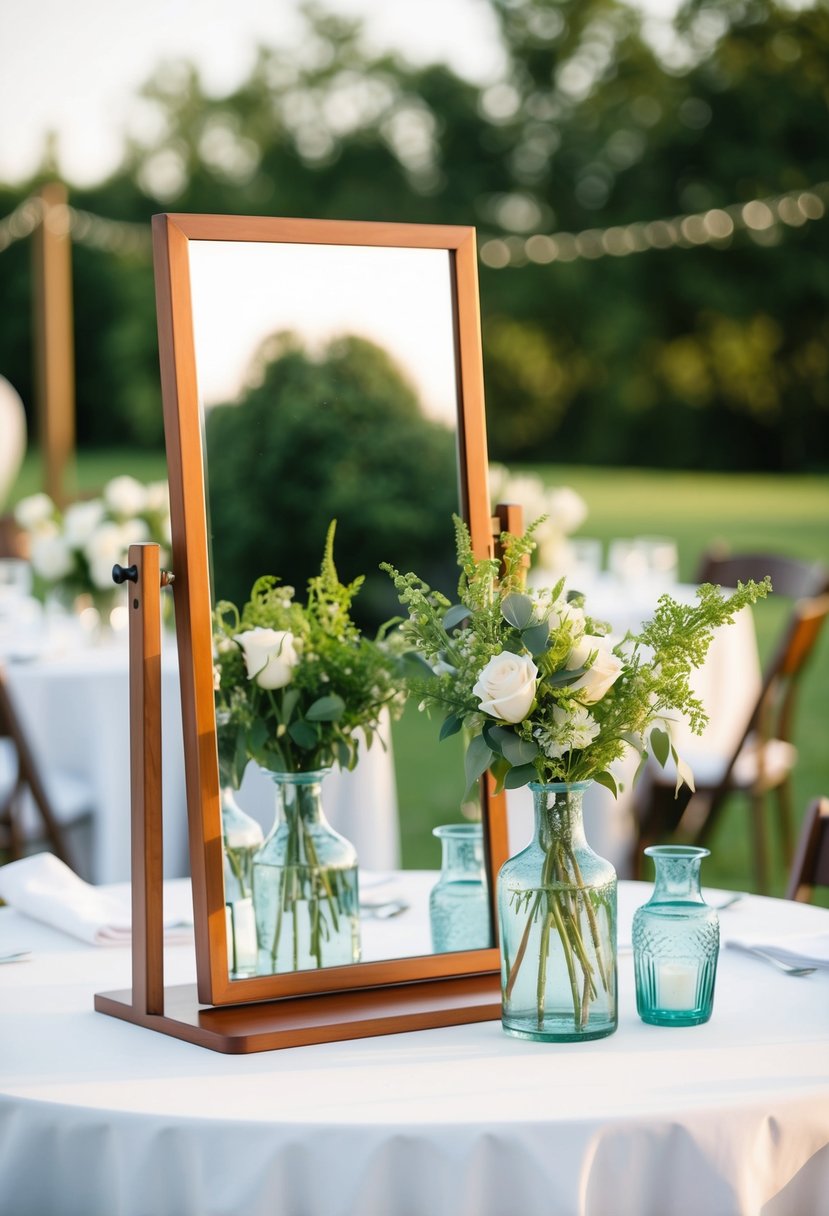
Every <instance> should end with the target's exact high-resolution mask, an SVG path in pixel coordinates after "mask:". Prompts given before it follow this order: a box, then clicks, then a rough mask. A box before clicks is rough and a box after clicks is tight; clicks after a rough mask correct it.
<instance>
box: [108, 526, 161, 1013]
mask: <svg viewBox="0 0 829 1216" xmlns="http://www.w3.org/2000/svg"><path fill="white" fill-rule="evenodd" d="M129 561H130V566H128V567H127V569H123V568H122V567H120V566H116V567H115V569H114V570H113V578H114V579H115V581H116V582H124V583H126V585H127V590H128V593H129V613H130V618H129V619H130V773H131V781H130V787H131V804H132V875H131V877H132V1003H133V1006H134V1007H135V1009H136V1010H137V1011H138V1012H140V1013H142V1014H144V1013H151V1014H159V1013H163V1012H164V898H163V877H164V871H163V837H162V808H161V571H160V569H159V547H158V545H155V544H137V545H130V548H129Z"/></svg>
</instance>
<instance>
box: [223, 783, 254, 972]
mask: <svg viewBox="0 0 829 1216" xmlns="http://www.w3.org/2000/svg"><path fill="white" fill-rule="evenodd" d="M221 811H222V852H223V856H224V883H225V915H226V917H227V966H228V972H229V974H230V976H231V978H232V979H243V978H244V977H246V976H251V975H255V974H256V965H257V961H256V960H257V947H256V921H255V919H254V915H253V858H254V854H255V853H256V852H257V851H258V849H259V848H260V846H261V844H262V829H261V827H260V826H259V824H258V823H257V822H256V820H255V819H252V818H251V817H250V815H248V814H247V813H246V812H245V811H243V810H242V808H241V807H240V806H239V804H238V802H237V801H236V794H235V792H234V790H233V788H232V786H230V785H226V786H223V787H222V791H221Z"/></svg>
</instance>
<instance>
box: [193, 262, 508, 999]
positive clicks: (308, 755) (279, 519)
mask: <svg viewBox="0 0 829 1216" xmlns="http://www.w3.org/2000/svg"><path fill="white" fill-rule="evenodd" d="M189 257H190V275H191V288H192V308H193V329H194V340H195V353H196V368H197V376H198V391H199V399H200V407H201V413H202V422H203V432H204V445H203V450H204V454H205V483H206V491H207V499H208V520H209V523H208V528H209V547H210V555H211V596H212V600H213V603H214V605H216V604H217V603H219V602H221V601H231V602H232V604H233V605H235V606H236V607H237V608H238V609H239V611H240V613H241V614H242V615H241V617H240V621H241V623H240V624H239V627H238V632H237V631H236V629H237V626H236V623H235V618H232V620H231V618H226V619H227V621H228V628H227V629H226V630H225V639H224V640H225V643H226V644H227V645H228V646H229V647H231V648H233V650H234V652H235V653H234V654H233V655H232V656H231V666H232V664H233V663H235V664H236V668H235V669H234V670H235V671H236V675H235V677H234V676H233V675H232V673H231V675H226V674H225V668H224V666H223V664H222V663H221V662H220V663H218V664H217V669H218V667H221V668H222V678H224V679H226V680H232V679H234V678H235V679H238V681H239V686H240V688H244V686H245V682H246V681H250V680H251V679H254V680H257V679H261V680H262V681H263V682H264V683H265V684H268V685H272V687H269V688H268V689H267V690H265V692H264V693H262V694H261V695H260V699H259V701H257V705H258V704H260V703H264V702H265V700H267V705H268V707H269V708H267V709H266V710H265V711H262V712H263V714H264V717H265V723H266V728H267V735H268V741H267V742H263V740H262V738H261V735H262V730H264V729H265V728H261V729H259V732H258V735H257V731H253V732H251V731H250V730H249V731H248V732H247V735H246V738H247V740H248V747H247V750H246V749H245V747H243V746H242V745H241V744H240V743H239V739H240V737H241V736H240V732H239V731H238V730H237V728H236V724H235V722H234V723H231V724H228V722H227V717H228V714H227V705H228V704H229V701H228V699H227V697H224V696H223V695H222V692H219V693H217V697H218V702H217V704H218V706H219V713H218V716H217V724H218V733H219V745H220V770H221V782H222V821H223V833H224V839H225V846H226V847H225V899H226V911H227V922H228V943H229V960H228V961H229V970H230V974H231V977H233V978H243V977H247V976H250V975H266V974H274V973H277V974H281V973H284V972H287V971H292V970H303V969H306V968H316V967H320V966H330V965H340V964H342V963H345V962H357V961H375V960H379V959H383V958H396V957H404V956H411V955H424V954H429V953H432V952H445V951H454V950H461V949H476V948H484V947H486V946H489V945H490V944H491V940H492V933H491V925H490V921H489V911H488V897H487V889H486V888H487V884H486V879H485V874H484V862H483V842H482V837H481V829H480V824H479V823H475V822H474V821H473V820H470V819H469V817H468V816H469V814H470V811H469V808H468V807H466V808H463V810H462V808H461V799H462V797H463V794H464V789H463V784H464V778H463V764H462V740H460V738H458V739H452V740H447V741H445V742H443V743H441V744H438V743H437V739H436V731H435V728H434V724H433V723H431V722H429V721H428V720H425V721H424V720H423V717H422V715H418V712H417V707H416V706H415V705H408V706H407V707H406V709H405V711H404V712H403V714H402V716H401V717H400V720H399V721H394V722H393V721H392V720H393V719H394V718H395V717H396V710H397V705H396V704H395V702H399V701H400V699H401V698H400V697H399V696H398V697H394V696H392V698H391V699H389V701H388V703H387V704H385V705H384V706H383V707H382V709H381V711H380V712H379V714H378V715H377V717H376V719H375V718H374V717H372V715H371V714H370V713H369V714H367V716H366V717H365V718H363V719H361V720H360V721H359V727H358V728H357V729H355V730H352V731H351V734H350V735H349V733H348V731H347V730H345V728H344V724H345V723H346V721H347V720H348V715H349V712H350V711H351V710H353V709H354V706H355V701H354V695H353V687H352V685H349V684H348V679H347V678H346V677H345V676H344V675H343V672H344V670H345V669H344V668H337V667H336V665H334V666H333V667H332V669H331V670H332V679H333V684H331V685H329V688H322V687H320V686H314V688H313V689H311V685H310V684H309V683H308V680H307V679H306V678H305V677H306V676H307V670H306V669H303V670H304V672H305V674H302V675H301V674H296V673H297V668H296V667H293V668H292V662H293V660H294V658H295V659H296V662H297V663H301V662H302V663H305V662H306V660H307V658H308V655H309V654H314V653H315V651H314V650H313V649H311V646H312V643H311V641H310V639H311V637H312V636H313V638H314V639H316V640H315V641H314V642H313V646H314V647H316V648H317V649H320V648H323V649H325V650H326V653H329V651H328V649H327V648H328V647H329V646H331V647H334V648H335V643H334V642H333V641H332V640H331V638H330V637H327V636H324V635H323V634H321V633H320V621H319V620H318V619H316V617H315V616H314V612H313V611H312V609H313V607H314V604H312V600H314V597H313V596H311V595H308V594H307V588H308V586H309V580H311V579H315V578H317V577H319V576H320V562H321V557H322V554H323V550H324V546H325V543H326V536H327V533H328V529H329V526H330V523H331V521H332V520H336V534H335V544H334V553H333V557H334V563H335V566H336V572H337V578H338V581H339V585H340V586H348V585H349V584H351V583H352V581H353V580H355V579H356V578H358V577H359V576H362V575H364V576H365V582H364V583H363V585H362V586H361V587H360V589H359V591H358V592H357V594H356V595H354V597H353V601H352V602H351V603H350V605H349V615H350V621H351V622H352V625H353V629H354V630H355V631H356V630H359V631H360V633H361V635H362V636H363V638H365V639H369V640H371V639H374V638H375V636H376V635H377V631H378V629H379V628H380V627H381V626H382V625H383V623H384V622H387V621H388V620H389V619H390V618H392V617H394V616H396V615H398V613H399V605H398V603H397V599H396V595H395V593H394V589H393V587H392V585H391V582H390V580H389V579H388V577H387V576H386V575H385V574H384V573H382V572H381V571H379V569H378V566H379V564H380V562H381V561H387V562H390V563H391V564H392V565H394V566H396V567H397V568H399V569H401V570H417V571H418V572H419V573H421V574H423V576H424V577H425V578H426V579H427V581H429V582H430V583H431V585H433V586H435V587H438V588H439V589H440V590H442V591H444V593H445V594H447V595H449V596H450V597H451V596H452V595H453V592H454V589H455V585H456V582H457V572H456V567H455V561H454V554H453V552H452V549H451V529H450V527H449V526H448V524H449V517H450V515H451V513H452V512H453V511H457V510H458V507H459V488H458V474H457V415H458V401H457V369H456V357H455V320H454V313H453V285H452V277H451V264H450V255H449V253H448V251H446V250H438V249H411V248H377V247H368V246H325V245H319V246H318V245H304V244H303V245H299V244H281V243H274V244H271V243H264V242H230V241H191V242H190V244H189ZM262 575H274V576H276V577H277V578H278V579H279V580H280V581H279V582H278V583H274V584H273V585H272V586H269V588H268V589H267V590H268V595H269V597H270V598H268V599H267V608H268V611H269V612H271V610H272V609H273V612H271V615H263V614H262V605H263V604H264V603H265V601H264V600H263V599H262V596H261V592H262V588H261V587H260V594H259V598H257V597H256V596H254V599H253V602H255V603H256V605H258V606H257V607H251V603H252V601H251V590H252V588H253V586H254V584H255V583H256V580H257V579H259V578H260V576H262ZM317 590H319V588H318V589H317ZM325 594H326V595H329V596H330V595H333V596H334V597H335V598H336V594H338V593H336V592H332V591H331V588H330V587H329V588H328V590H327V591H326V592H325ZM280 597H281V606H280V604H279V603H277V601H279V600H280ZM318 601H319V595H317V597H316V600H314V603H316V606H317V607H319V603H318ZM245 604H248V609H245V608H244V605H245ZM304 609H308V612H306V613H305V615H304V616H302V614H301V611H300V610H304ZM297 613H300V615H299V616H298V615H297ZM280 614H282V615H280ZM263 621H267V625H268V627H269V628H270V630H271V632H272V633H273V634H281V635H283V637H282V640H281V642H277V643H276V644H277V645H278V647H280V649H279V650H278V652H277V653H275V654H274V653H271V654H270V656H268V655H266V654H265V652H264V651H261V650H259V651H256V649H255V646H254V647H253V653H252V655H251V654H250V653H248V652H249V651H250V650H251V647H250V646H249V645H248V642H250V641H251V639H250V637H249V636H248V637H247V639H246V641H245V643H244V645H243V644H242V643H240V642H237V641H236V638H237V637H243V638H245V636H246V633H245V631H246V630H250V629H251V628H259V629H261V628H262V622H263ZM315 631H316V632H315ZM288 637H289V638H290V642H289V643H288V642H286V638H288ZM320 638H322V641H320ZM260 640H261V638H260V637H259V635H257V636H256V637H255V638H254V639H253V641H254V642H256V643H257V644H258V642H259V641H260ZM267 640H268V639H266V641H267ZM270 641H271V642H272V643H273V642H274V639H273V638H271V639H270ZM294 642H296V650H297V654H296V655H294V653H293V651H292V650H291V647H292V646H294ZM242 664H245V666H244V667H242V666H241V665H242ZM264 666H267V667H268V672H267V673H265V674H264V675H262V674H261V673H262V672H263V670H264ZM286 666H287V668H288V669H290V670H289V678H288V680H287V682H284V683H280V678H281V677H280V676H279V671H278V670H277V669H278V668H280V667H281V668H282V669H285V668H286ZM240 673H241V674H240ZM251 673H253V674H252V675H251ZM257 673H259V674H258V675H257ZM274 673H276V674H274ZM283 674H284V671H283ZM348 678H350V679H352V680H353V679H354V673H353V672H352V673H351V675H350V676H349V677H348ZM337 680H340V683H337ZM343 680H344V681H345V682H344V683H343V682H342V681H343ZM396 680H397V683H396V688H395V687H392V690H391V691H392V694H393V693H394V692H395V691H398V690H399V688H400V678H399V674H398V676H397V677H396ZM335 685H336V687H337V688H338V689H339V690H340V692H341V693H342V696H339V693H336V692H335V693H332V692H331V691H330V688H332V687H334V686H335ZM244 690H245V691H246V693H250V692H251V691H252V690H251V688H250V686H249V685H248V687H247V688H246V689H244ZM223 691H224V692H225V693H227V691H228V689H227V688H225V689H224V690H223ZM306 694H307V695H306ZM240 695H241V694H240ZM338 696H339V701H341V702H345V703H347V709H342V708H341V707H340V704H339V702H338V701H337V697H338ZM248 701H250V698H249V697H248ZM259 712H260V711H258V710H257V713H259ZM337 713H339V715H340V716H339V717H336V715H337ZM331 715H334V717H332V716H331ZM341 726H342V727H343V728H342V729H341ZM226 728H227V729H226ZM223 732H224V734H225V736H226V737H225V739H224V741H223ZM279 732H281V735H280V734H279ZM254 736H256V737H254ZM278 736H279V737H280V738H281V739H282V741H283V743H287V745H288V750H287V751H286V750H285V748H284V746H282V744H280V743H279V742H278ZM251 738H253V753H255V754H251V747H250V740H251ZM352 740H353V742H354V747H355V748H356V747H357V744H358V743H359V758H358V760H357V764H356V768H354V770H353V771H347V768H348V764H349V763H350V759H349V757H348V755H347V747H348V746H350V744H351V741H352ZM223 742H224V747H223ZM329 744H330V745H331V746H330V748H329ZM303 746H304V747H305V748H306V750H305V751H302V747H303ZM291 748H293V754H292V753H291ZM337 748H338V749H339V751H337V750H336V749H337ZM326 749H328V750H326ZM223 751H224V754H223ZM297 754H298V755H299V756H300V759H299V762H298V763H297V760H296V756H297ZM320 758H321V760H322V761H324V762H320V763H319V765H318V766H317V761H318V760H320ZM303 761H307V763H304V762H303ZM311 764H313V765H314V767H311V768H309V767H308V765H311ZM297 767H299V768H302V769H303V771H302V772H301V773H299V774H297V773H290V772H288V771H285V770H286V769H289V768H297ZM427 787H429V793H430V798H429V800H428V801H429V806H430V811H429V812H426V813H424V802H425V801H426V800H425V799H424V796H423V793H424V790H425V789H426V788H427ZM475 810H477V808H475ZM475 810H473V812H472V813H473V814H474V813H475ZM463 811H466V816H465V815H464V813H463ZM435 830H437V834H433V833H434V832H435Z"/></svg>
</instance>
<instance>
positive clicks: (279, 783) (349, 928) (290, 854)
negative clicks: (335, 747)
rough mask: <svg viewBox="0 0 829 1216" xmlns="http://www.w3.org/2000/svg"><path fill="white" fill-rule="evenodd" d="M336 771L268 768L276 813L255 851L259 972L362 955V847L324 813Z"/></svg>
mask: <svg viewBox="0 0 829 1216" xmlns="http://www.w3.org/2000/svg"><path fill="white" fill-rule="evenodd" d="M329 771H330V770H328V769H320V770H315V771H313V772H304V773H282V772H270V771H269V772H268V776H269V777H270V778H271V780H272V781H273V782H274V783H275V785H276V794H277V798H276V818H275V820H274V825H273V828H272V829H271V831H270V833H269V834H268V836H267V838H266V840H265V842H264V844H263V845H262V847H261V848H260V849H259V851H258V852H257V853H256V855H255V857H254V859H253V906H254V912H255V915H256V937H257V942H258V963H257V973H258V974H259V975H272V974H274V973H279V974H281V973H284V972H291V971H305V970H309V969H313V968H319V967H339V966H342V965H344V964H347V963H357V962H359V961H360V899H359V883H358V871H357V853H356V852H355V849H354V846H353V845H352V844H351V843H350V842H349V841H348V840H346V839H345V837H343V836H340V835H339V833H338V832H335V831H334V829H333V828H332V827H331V825H330V824H329V823H328V821H327V820H326V818H325V814H324V813H323V806H322V782H323V780H324V778H325V777H326V776H327V774H328V772H329Z"/></svg>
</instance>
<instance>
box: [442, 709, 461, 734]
mask: <svg viewBox="0 0 829 1216" xmlns="http://www.w3.org/2000/svg"><path fill="white" fill-rule="evenodd" d="M462 726H463V718H459V717H458V715H457V714H450V715H449V717H448V718H446V719H444V723H443V726H441V728H440V734H439V735H438V740H443V739H448V738H449V736H450V735H456V734H457V733H458V731H459V730H460V729H461V727H462Z"/></svg>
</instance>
